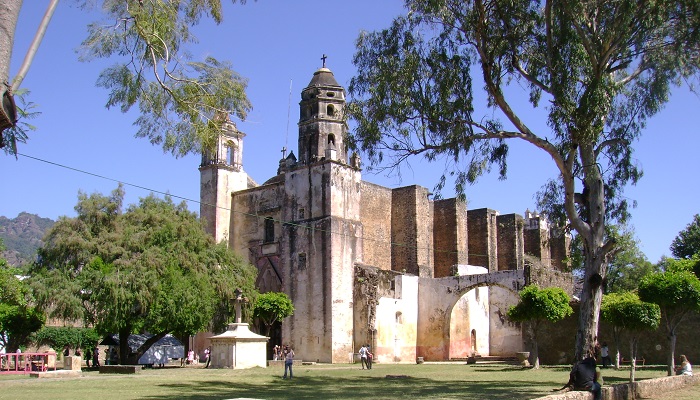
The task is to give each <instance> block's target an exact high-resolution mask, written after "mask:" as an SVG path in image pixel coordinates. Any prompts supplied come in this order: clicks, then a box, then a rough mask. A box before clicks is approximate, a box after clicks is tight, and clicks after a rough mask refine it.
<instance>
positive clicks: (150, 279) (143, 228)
mask: <svg viewBox="0 0 700 400" xmlns="http://www.w3.org/2000/svg"><path fill="white" fill-rule="evenodd" d="M123 195H124V192H123V190H122V188H121V187H119V188H117V189H116V190H115V191H113V192H112V194H111V195H110V196H103V195H100V194H93V195H91V196H86V195H84V194H80V195H79V201H78V204H77V206H76V207H75V209H76V211H77V214H78V215H77V217H75V218H61V219H60V220H59V221H58V222H57V223H56V224H55V225H54V226H53V228H52V229H51V230H50V231H49V233H48V234H47V236H46V238H45V245H44V247H43V248H41V249H40V251H39V262H38V263H37V264H36V265H35V266H34V269H33V271H32V272H33V274H32V275H33V276H32V285H33V288H34V293H35V294H36V298H37V304H38V305H39V306H41V307H42V308H43V309H46V310H48V311H49V312H50V315H51V316H52V317H56V318H64V319H68V320H82V321H84V322H85V323H86V324H87V325H90V326H94V327H95V330H96V331H97V332H98V333H100V334H106V333H119V334H120V336H122V335H126V336H125V337H127V336H128V334H130V333H143V332H149V333H152V334H154V335H155V336H154V338H155V339H153V340H154V341H157V340H158V339H160V338H161V337H163V336H165V335H166V334H167V333H171V332H172V333H175V334H178V335H192V334H194V333H196V332H198V331H200V330H203V329H211V330H218V329H221V328H222V327H223V326H224V325H225V323H226V322H227V321H228V320H229V318H230V317H231V314H232V309H231V305H230V304H229V300H230V299H231V298H233V296H234V295H233V290H234V289H235V288H241V289H242V290H244V292H245V293H246V294H247V295H248V296H249V297H251V298H254V297H255V294H256V293H255V287H254V282H255V275H256V271H255V269H254V268H253V267H252V266H250V265H248V264H247V263H245V262H244V261H243V260H241V259H240V258H239V257H238V256H236V255H235V254H233V253H232V252H231V251H229V250H228V249H227V247H226V246H225V244H223V243H221V244H216V243H214V241H213V239H212V238H211V236H210V235H208V234H207V233H206V232H205V231H204V229H203V227H202V225H201V223H200V221H199V220H198V219H197V216H196V214H194V213H192V212H190V211H188V210H187V207H186V204H185V203H184V202H183V203H181V204H179V205H176V204H174V203H173V202H172V200H171V199H170V198H169V197H167V198H165V199H158V198H156V197H155V196H153V195H151V196H148V197H146V198H143V199H141V200H140V202H139V204H138V205H131V206H129V207H128V208H127V210H126V212H123V213H122V211H121V210H122V200H123ZM149 340H150V339H149ZM122 343H124V348H123V349H122V354H125V353H126V352H127V350H126V343H127V342H126V340H123V341H122ZM150 344H151V343H150V342H146V343H145V344H144V346H142V349H139V351H142V350H145V349H147V348H148V346H150ZM139 355H140V354H139ZM137 358H138V357H137ZM122 359H125V356H124V357H122Z"/></svg>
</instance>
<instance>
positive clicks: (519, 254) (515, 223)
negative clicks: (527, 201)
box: [496, 214, 524, 271]
mask: <svg viewBox="0 0 700 400" xmlns="http://www.w3.org/2000/svg"><path fill="white" fill-rule="evenodd" d="M496 222H497V223H498V270H499V271H506V270H510V269H523V263H524V259H523V257H524V243H523V225H524V222H523V217H521V216H520V215H517V214H506V215H499V216H498V217H496Z"/></svg>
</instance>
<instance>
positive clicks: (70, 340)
mask: <svg viewBox="0 0 700 400" xmlns="http://www.w3.org/2000/svg"><path fill="white" fill-rule="evenodd" d="M99 340H100V335H99V334H98V333H97V332H95V330H94V329H93V328H75V327H72V326H45V327H43V328H41V329H40V330H39V331H38V332H36V333H35V334H34V342H35V343H37V344H38V345H48V346H51V347H53V348H54V349H62V348H64V347H66V345H67V346H68V347H70V348H73V349H75V348H78V347H80V348H83V347H86V346H89V347H92V346H93V345H94V344H96V343H97V342H98V341H99Z"/></svg>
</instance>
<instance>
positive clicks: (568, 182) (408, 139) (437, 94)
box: [349, 0, 700, 359]
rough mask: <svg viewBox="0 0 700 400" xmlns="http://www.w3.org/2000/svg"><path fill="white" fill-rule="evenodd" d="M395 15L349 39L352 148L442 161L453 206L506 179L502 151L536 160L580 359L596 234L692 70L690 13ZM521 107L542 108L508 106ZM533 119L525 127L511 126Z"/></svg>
mask: <svg viewBox="0 0 700 400" xmlns="http://www.w3.org/2000/svg"><path fill="white" fill-rule="evenodd" d="M406 7H407V9H408V13H407V15H405V16H399V17H397V18H395V19H394V21H393V23H392V25H391V26H390V27H389V28H387V29H384V30H381V31H376V32H370V33H362V34H361V35H360V37H359V38H358V40H357V52H356V54H355V57H354V60H353V62H354V64H355V65H356V66H357V69H358V72H357V76H355V77H354V78H353V79H352V80H351V83H350V86H349V91H350V93H351V94H352V95H353V97H354V100H353V101H352V102H351V103H350V104H349V111H350V114H351V116H352V118H354V119H355V120H356V122H357V128H356V129H355V131H354V133H353V136H352V138H351V143H352V144H354V145H355V146H356V147H358V148H360V149H361V150H363V151H365V152H366V153H367V154H368V155H369V157H370V159H371V162H372V163H373V165H375V166H380V167H385V168H394V167H397V166H398V165H400V164H401V163H402V162H403V161H404V160H406V159H407V158H409V157H411V156H416V155H417V156H421V155H422V156H423V157H425V158H426V159H427V160H428V161H434V160H437V159H438V158H442V157H444V158H446V160H447V162H446V169H445V173H444V174H443V177H442V179H441V181H440V182H439V183H438V184H437V188H436V189H438V190H439V189H441V188H443V187H444V185H445V184H446V181H447V178H449V179H451V180H454V185H455V190H456V192H457V193H458V194H459V195H460V196H462V197H464V193H465V189H466V186H467V184H471V183H473V182H475V181H476V180H477V178H478V177H479V176H481V175H482V174H483V173H485V172H487V171H489V170H490V169H491V168H492V167H496V168H497V169H498V172H499V173H500V176H501V177H503V178H504V177H505V176H506V173H507V164H506V161H507V155H508V144H507V140H509V139H516V140H522V141H525V142H527V143H529V144H531V145H532V146H534V147H535V148H538V149H540V150H542V151H544V152H545V153H546V154H547V155H548V157H550V158H551V159H552V161H553V162H554V165H555V166H556V167H557V176H558V179H557V180H553V181H551V182H549V183H548V184H546V185H545V186H544V187H543V192H542V193H541V199H542V200H543V201H542V203H543V204H547V205H549V207H548V208H545V209H544V210H543V211H544V212H545V213H546V214H547V215H548V217H549V219H550V220H551V221H555V222H558V223H559V224H561V225H562V226H563V225H564V224H565V223H566V222H567V221H568V224H570V225H569V226H570V227H571V228H572V229H573V230H575V231H576V232H577V234H578V235H579V236H580V240H581V241H582V248H584V249H585V253H584V256H583V261H584V266H585V274H584V286H583V291H582V296H581V314H580V319H579V328H578V331H577V337H576V349H575V350H576V357H575V358H576V359H581V358H582V355H583V354H585V353H586V352H588V351H590V350H592V349H593V346H594V345H595V341H596V335H597V331H598V326H597V324H598V312H599V310H600V301H601V298H602V287H601V285H600V283H601V282H602V280H603V279H604V278H605V275H606V256H607V254H609V253H610V252H611V251H612V250H613V249H614V248H615V242H614V241H612V240H606V238H605V227H606V225H607V224H608V220H618V221H624V220H625V219H626V218H627V217H628V207H629V206H630V204H628V201H627V199H626V198H625V197H623V196H622V191H623V189H624V188H625V186H626V185H628V184H635V183H636V182H637V181H638V179H639V178H640V177H641V175H642V171H641V170H640V169H639V168H638V166H637V165H636V164H635V161H634V160H635V159H634V157H633V146H632V144H633V142H634V141H635V140H636V139H637V138H638V137H639V135H640V133H641V131H642V129H643V128H644V125H645V123H646V121H647V119H648V118H649V117H651V116H653V115H654V114H656V113H657V112H658V111H659V110H660V109H661V108H662V107H663V105H664V103H665V102H666V101H667V100H668V98H669V96H670V94H671V89H672V87H673V86H675V85H679V84H681V83H683V82H684V81H685V80H686V79H688V78H696V77H697V75H698V72H699V70H700V68H699V67H700V62H699V60H700V46H699V45H698V44H699V43H700V29H699V28H700V3H699V2H697V1H696V0H673V1H672V0H664V1H655V2H653V3H644V4H641V5H640V3H639V2H638V1H633V0H617V1H609V2H601V1H595V2H591V1H584V2H582V1H578V0H565V1H551V0H541V1H515V2H514V1H507V0H471V1H462V0H407V1H406ZM472 72H474V73H472ZM475 88H477V90H479V89H482V90H483V94H484V95H485V96H483V97H485V98H486V101H485V104H480V103H479V101H477V100H476V99H479V98H482V97H481V96H479V95H477V94H476V93H475ZM523 89H524V91H525V93H522V92H523ZM523 94H524V95H525V96H522V95H523ZM523 97H526V98H528V99H529V101H530V103H531V105H532V108H537V107H538V106H539V105H540V104H542V103H544V104H546V109H545V110H544V111H543V112H541V113H539V114H538V113H537V112H534V113H533V112H532V111H531V110H528V109H527V108H523V107H521V106H520V103H521V102H519V100H520V99H522V98H523ZM515 104H518V106H517V107H516V106H515ZM543 114H546V116H543V118H542V119H541V122H542V123H541V124H539V125H538V126H535V125H530V124H529V123H527V122H526V119H525V118H524V117H525V116H526V115H527V117H528V119H531V116H532V115H543ZM544 126H546V128H543V127H544ZM601 278H602V279H601Z"/></svg>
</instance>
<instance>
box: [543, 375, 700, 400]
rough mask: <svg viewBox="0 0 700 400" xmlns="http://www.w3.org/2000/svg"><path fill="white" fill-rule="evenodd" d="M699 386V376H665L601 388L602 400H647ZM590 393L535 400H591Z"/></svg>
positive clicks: (553, 396)
mask: <svg viewBox="0 0 700 400" xmlns="http://www.w3.org/2000/svg"><path fill="white" fill-rule="evenodd" d="M697 384H700V376H684V375H678V376H666V377H663V378H655V379H644V380H641V381H636V382H634V383H632V384H630V383H620V384H617V385H612V386H604V387H603V393H602V394H603V395H602V396H601V397H602V398H603V400H613V399H614V400H632V399H637V398H642V399H644V398H648V397H650V396H652V395H654V394H657V393H663V392H669V391H673V390H674V389H680V388H682V387H684V386H686V385H697ZM591 399H593V394H592V393H590V392H566V393H560V394H552V395H549V396H544V397H538V398H537V399H536V400H591Z"/></svg>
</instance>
